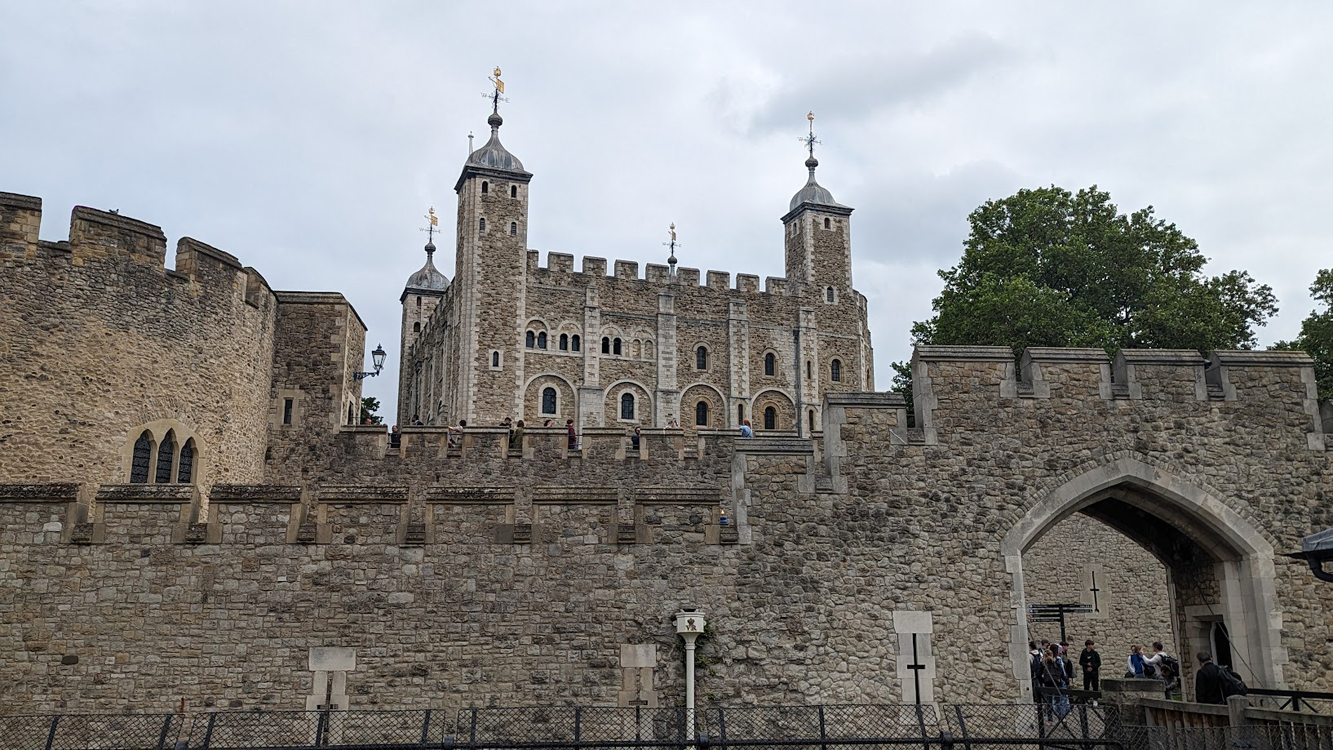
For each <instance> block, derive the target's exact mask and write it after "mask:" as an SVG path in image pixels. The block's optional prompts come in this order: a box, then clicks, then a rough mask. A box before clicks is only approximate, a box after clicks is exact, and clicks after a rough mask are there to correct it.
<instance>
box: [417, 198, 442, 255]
mask: <svg viewBox="0 0 1333 750" xmlns="http://www.w3.org/2000/svg"><path fill="white" fill-rule="evenodd" d="M423 218H424V219H425V220H426V221H428V222H430V223H429V224H427V225H426V227H425V228H424V229H422V230H421V231H423V232H425V233H426V242H428V243H430V244H432V245H433V244H435V233H436V232H437V231H439V226H440V220H439V218H438V217H436V216H435V207H434V206H431V207H430V211H428V212H426V215H425V216H424V217H423Z"/></svg>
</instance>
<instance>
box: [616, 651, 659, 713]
mask: <svg viewBox="0 0 1333 750" xmlns="http://www.w3.org/2000/svg"><path fill="white" fill-rule="evenodd" d="M656 668H657V646H656V645H655V644H652V643H625V644H621V646H620V675H621V679H620V692H619V693H618V694H617V698H618V700H617V702H616V705H619V706H642V707H644V708H657V691H656V690H655V689H654V688H653V670H654V669H656Z"/></svg>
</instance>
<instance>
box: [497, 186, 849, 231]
mask: <svg viewBox="0 0 1333 750" xmlns="http://www.w3.org/2000/svg"><path fill="white" fill-rule="evenodd" d="M489 192H491V184H490V183H489V182H487V181H485V180H482V181H481V194H482V195H486V194H487V193H489ZM825 221H827V219H825Z"/></svg>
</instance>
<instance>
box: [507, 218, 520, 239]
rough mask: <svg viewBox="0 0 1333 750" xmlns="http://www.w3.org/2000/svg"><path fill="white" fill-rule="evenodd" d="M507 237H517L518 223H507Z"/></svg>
mask: <svg viewBox="0 0 1333 750" xmlns="http://www.w3.org/2000/svg"><path fill="white" fill-rule="evenodd" d="M509 235H510V236H511V237H517V236H518V222H516V221H511V222H509Z"/></svg>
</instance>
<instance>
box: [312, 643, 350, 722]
mask: <svg viewBox="0 0 1333 750" xmlns="http://www.w3.org/2000/svg"><path fill="white" fill-rule="evenodd" d="M355 669H356V649H354V648H338V647H335V646H315V647H314V648H311V649H310V671H312V672H314V673H315V680H314V687H313V689H312V690H311V691H310V693H311V694H310V695H308V696H306V699H305V708H306V710H307V711H321V710H323V709H326V708H331V709H337V710H339V711H346V710H347V708H348V698H347V673H348V672H351V671H354V670H355Z"/></svg>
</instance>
